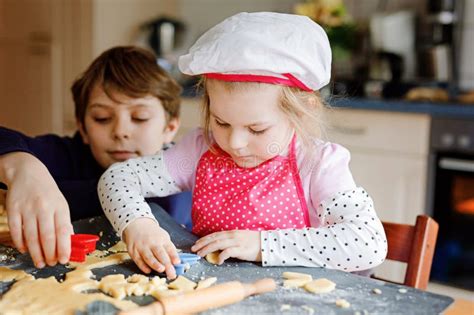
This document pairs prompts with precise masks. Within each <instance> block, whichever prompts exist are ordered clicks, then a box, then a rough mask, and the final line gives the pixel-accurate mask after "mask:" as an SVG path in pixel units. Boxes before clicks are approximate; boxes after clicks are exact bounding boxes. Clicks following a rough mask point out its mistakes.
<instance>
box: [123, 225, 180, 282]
mask: <svg viewBox="0 0 474 315" xmlns="http://www.w3.org/2000/svg"><path fill="white" fill-rule="evenodd" d="M123 236H124V241H125V243H127V250H128V253H129V254H130V257H132V259H133V261H134V262H135V263H136V264H137V266H138V268H140V270H141V271H143V272H144V273H150V272H151V269H153V270H156V271H158V272H164V271H166V276H167V277H168V278H169V279H174V278H176V271H175V269H174V266H173V264H179V263H180V259H179V256H178V252H177V251H176V247H175V246H174V244H173V243H172V242H171V239H170V236H169V234H168V232H166V231H165V230H163V229H162V228H161V227H160V226H159V225H158V224H157V223H156V222H155V221H153V220H150V219H148V218H140V219H136V220H135V221H133V222H132V223H130V224H129V225H128V226H127V228H126V229H125V230H124V232H123ZM150 268H151V269H150Z"/></svg>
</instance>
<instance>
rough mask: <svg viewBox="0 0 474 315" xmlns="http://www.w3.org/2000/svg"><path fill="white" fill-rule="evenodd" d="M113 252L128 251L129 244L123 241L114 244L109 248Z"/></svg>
mask: <svg viewBox="0 0 474 315" xmlns="http://www.w3.org/2000/svg"><path fill="white" fill-rule="evenodd" d="M108 251H109V252H111V253H126V252H127V244H125V243H124V242H122V241H119V242H117V244H115V245H114V246H112V247H110V248H109V249H108Z"/></svg>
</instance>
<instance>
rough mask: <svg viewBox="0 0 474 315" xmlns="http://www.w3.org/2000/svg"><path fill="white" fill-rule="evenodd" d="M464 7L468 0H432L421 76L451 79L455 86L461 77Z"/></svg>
mask: <svg viewBox="0 0 474 315" xmlns="http://www.w3.org/2000/svg"><path fill="white" fill-rule="evenodd" d="M463 8H464V0H429V1H428V2H427V15H426V17H425V18H424V24H425V26H426V28H427V32H426V34H425V35H424V36H422V37H421V40H420V43H419V45H418V54H417V55H418V56H417V57H418V75H419V77H420V78H421V79H424V80H429V81H436V82H449V83H450V85H451V89H452V90H454V89H456V86H457V81H458V60H459V57H460V56H459V48H460V38H461V23H460V20H461V18H462V14H463ZM453 92H454V91H453Z"/></svg>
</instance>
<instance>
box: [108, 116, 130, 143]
mask: <svg viewBox="0 0 474 315" xmlns="http://www.w3.org/2000/svg"><path fill="white" fill-rule="evenodd" d="M112 132H113V136H114V138H117V139H128V138H129V137H130V132H131V128H130V124H128V123H127V122H126V121H123V120H121V119H118V120H117V121H116V122H115V125H114V128H113V130H112Z"/></svg>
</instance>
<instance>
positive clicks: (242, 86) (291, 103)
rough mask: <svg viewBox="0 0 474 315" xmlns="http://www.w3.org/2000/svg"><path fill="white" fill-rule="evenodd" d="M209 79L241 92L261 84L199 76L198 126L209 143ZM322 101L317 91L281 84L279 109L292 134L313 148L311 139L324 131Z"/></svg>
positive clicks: (323, 105)
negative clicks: (286, 120) (291, 128)
mask: <svg viewBox="0 0 474 315" xmlns="http://www.w3.org/2000/svg"><path fill="white" fill-rule="evenodd" d="M209 81H213V82H219V84H221V85H222V86H223V87H224V88H225V89H226V90H227V91H229V92H231V91H239V90H240V91H242V90H251V89H253V88H258V87H259V86H260V85H262V84H267V83H258V82H226V81H217V80H215V79H207V78H205V77H202V78H201V80H200V81H199V83H198V89H200V90H201V91H203V97H202V102H201V110H202V126H203V129H204V138H205V140H206V142H207V144H209V145H211V144H212V140H211V132H210V131H211V130H210V122H211V119H210V116H211V115H210V109H209V107H210V101H209V93H208V85H209ZM325 106H326V104H325V103H324V101H323V100H322V98H321V95H320V93H319V91H313V92H307V91H303V90H300V89H298V88H295V87H288V86H281V97H280V104H279V108H280V109H281V110H282V111H283V113H285V115H286V116H287V118H288V120H289V121H290V124H291V125H292V126H293V128H294V129H295V132H296V135H297V136H298V138H299V140H300V141H301V142H302V143H303V145H304V147H305V148H306V149H311V148H313V147H314V143H315V142H314V140H315V139H320V138H322V137H323V135H324V134H325V132H324V131H325V128H324V119H323V117H324V107H325Z"/></svg>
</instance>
